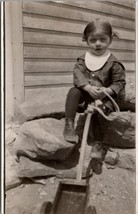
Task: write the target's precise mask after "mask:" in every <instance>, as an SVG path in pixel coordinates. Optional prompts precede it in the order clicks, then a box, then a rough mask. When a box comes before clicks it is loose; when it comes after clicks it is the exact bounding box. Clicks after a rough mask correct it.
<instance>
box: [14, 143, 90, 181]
mask: <svg viewBox="0 0 138 214" xmlns="http://www.w3.org/2000/svg"><path fill="white" fill-rule="evenodd" d="M79 146H80V145H79V144H76V146H75V148H74V150H73V151H72V152H71V154H70V155H69V156H68V157H67V158H66V160H64V161H54V160H52V161H49V160H46V161H32V160H30V159H29V158H27V157H21V159H20V162H19V174H18V176H19V177H20V178H24V177H27V178H33V177H51V176H54V177H57V178H61V179H75V178H76V175H77V167H78V160H79ZM90 154H91V147H90V146H88V145H86V150H85V159H84V164H83V169H82V177H85V176H88V175H90V174H91V169H89V167H88V166H89V162H90ZM88 169H89V170H88Z"/></svg>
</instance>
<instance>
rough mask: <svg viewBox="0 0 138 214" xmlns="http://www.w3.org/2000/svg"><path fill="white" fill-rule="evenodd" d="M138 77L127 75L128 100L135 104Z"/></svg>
mask: <svg viewBox="0 0 138 214" xmlns="http://www.w3.org/2000/svg"><path fill="white" fill-rule="evenodd" d="M135 84H136V77H135V74H127V75H126V100H127V101H129V102H130V103H133V104H135V101H136V86H135Z"/></svg>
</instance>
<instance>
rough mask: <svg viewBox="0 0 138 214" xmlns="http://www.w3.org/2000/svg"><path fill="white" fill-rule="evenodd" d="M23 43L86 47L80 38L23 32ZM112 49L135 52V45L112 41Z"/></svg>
mask: <svg viewBox="0 0 138 214" xmlns="http://www.w3.org/2000/svg"><path fill="white" fill-rule="evenodd" d="M24 43H28V44H29V43H34V44H48V45H62V46H64V45H65V46H74V47H84V48H86V47H87V43H86V42H82V37H81V36H79V37H78V36H70V35H68V34H67V35H61V34H56V33H55V34H52V33H48V32H45V31H44V32H39V31H31V30H30V29H29V30H27V29H25V30H24ZM110 47H111V48H112V49H121V50H126V51H127V50H135V43H134V41H132V40H127V41H125V40H121V39H113V41H112V44H111V46H110Z"/></svg>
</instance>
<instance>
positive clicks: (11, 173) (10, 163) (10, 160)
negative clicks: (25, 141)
mask: <svg viewBox="0 0 138 214" xmlns="http://www.w3.org/2000/svg"><path fill="white" fill-rule="evenodd" d="M18 172H19V165H18V164H17V162H16V161H15V158H14V157H13V155H12V154H11V153H10V152H9V150H8V148H6V165H5V188H6V190H9V189H11V188H14V187H17V186H18V185H20V184H21V180H20V179H19V177H18Z"/></svg>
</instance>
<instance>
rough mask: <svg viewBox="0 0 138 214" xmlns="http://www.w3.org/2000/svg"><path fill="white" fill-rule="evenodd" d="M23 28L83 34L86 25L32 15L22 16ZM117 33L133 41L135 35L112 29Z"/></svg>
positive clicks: (127, 31)
mask: <svg viewBox="0 0 138 214" xmlns="http://www.w3.org/2000/svg"><path fill="white" fill-rule="evenodd" d="M23 27H27V28H34V29H40V30H42V29H44V30H52V31H61V32H69V33H77V34H81V35H82V33H83V31H84V29H85V27H86V24H84V23H74V22H71V21H64V20H58V19H50V18H40V17H39V18H38V17H37V16H33V15H24V16H23ZM114 31H117V32H118V33H119V36H120V38H121V39H130V40H134V39H135V33H134V32H133V31H129V30H122V29H116V28H115V29H114Z"/></svg>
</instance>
